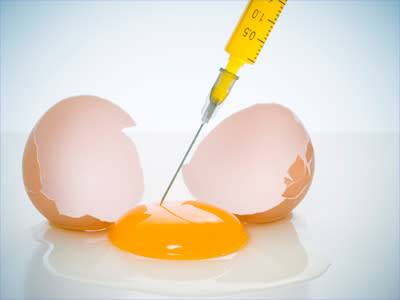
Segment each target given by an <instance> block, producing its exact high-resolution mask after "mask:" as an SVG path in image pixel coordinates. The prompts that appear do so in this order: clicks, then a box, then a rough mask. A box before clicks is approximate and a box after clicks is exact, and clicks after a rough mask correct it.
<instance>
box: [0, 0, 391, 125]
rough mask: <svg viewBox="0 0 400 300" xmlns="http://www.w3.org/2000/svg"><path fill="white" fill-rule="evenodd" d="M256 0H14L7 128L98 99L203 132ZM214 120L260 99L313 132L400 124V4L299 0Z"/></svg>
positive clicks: (5, 72)
mask: <svg viewBox="0 0 400 300" xmlns="http://www.w3.org/2000/svg"><path fill="white" fill-rule="evenodd" d="M245 5H246V1H113V2H107V1H70V2H67V1H2V3H1V117H2V118H1V127H2V130H3V131H23V132H28V131H30V130H31V128H32V127H33V126H34V124H35V122H36V121H37V120H38V119H39V118H40V116H41V115H43V113H44V112H45V111H46V110H47V109H48V108H49V107H51V106H52V105H54V104H55V103H56V102H58V101H59V100H61V99H63V98H66V97H70V96H74V95H80V94H92V95H97V96H100V97H103V98H106V99H108V100H110V101H113V102H115V103H117V104H118V105H120V106H121V107H123V108H124V109H125V110H126V111H127V112H128V113H130V114H131V116H132V117H133V118H134V119H135V120H136V121H137V122H138V125H139V126H140V128H142V129H144V130H147V129H148V130H185V131H186V129H187V131H190V130H192V129H193V128H195V127H197V126H198V123H199V122H200V110H201V108H202V106H203V104H204V101H205V97H206V96H207V95H208V92H209V89H210V87H211V85H212V84H213V82H214V80H215V79H216V77H217V75H218V69H219V68H220V67H224V66H225V64H226V62H227V59H228V54H227V53H226V52H225V51H224V47H225V44H226V42H227V41H228V39H229V37H230V34H231V32H232V30H233V28H234V26H235V24H236V22H237V20H238V19H239V17H240V15H241V13H242V10H243V8H244V7H245ZM239 75H240V77H241V78H240V80H239V81H238V82H237V84H236V86H235V87H234V89H233V90H232V93H231V96H230V98H229V99H228V101H227V102H226V103H225V105H224V106H223V108H222V109H221V110H220V112H219V115H218V117H217V118H216V120H215V121H214V122H213V126H214V125H215V124H216V123H218V122H219V121H220V120H222V119H223V118H225V117H226V116H228V115H230V114H232V113H233V112H235V111H237V110H239V109H241V108H244V107H247V106H250V105H252V104H254V103H259V102H278V103H281V104H283V105H286V106H288V107H289V108H291V109H292V110H293V111H294V112H296V113H297V114H298V115H299V117H300V119H301V120H302V121H303V123H304V124H305V126H306V128H308V130H310V131H311V132H315V131H343V130H345V131H382V130H390V131H393V130H398V128H399V2H398V1H290V0H289V1H288V4H287V5H286V7H285V8H284V10H283V12H282V14H281V17H280V18H279V20H278V22H277V25H276V26H275V28H274V29H273V31H272V33H271V35H270V37H269V39H268V41H267V43H266V44H265V47H264V49H263V51H262V52H261V54H260V56H259V59H258V61H257V62H256V64H255V65H253V66H250V65H246V66H245V67H244V68H243V69H242V70H241V71H240V73H239Z"/></svg>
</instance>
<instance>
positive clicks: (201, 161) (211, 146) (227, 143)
mask: <svg viewBox="0 0 400 300" xmlns="http://www.w3.org/2000/svg"><path fill="white" fill-rule="evenodd" d="M313 175H314V150H313V146H312V144H311V140H310V137H309V135H308V134H307V132H306V130H305V129H304V127H303V125H302V124H301V123H300V121H299V119H298V118H297V117H296V116H295V115H294V113H293V112H291V111H290V110H289V109H288V108H286V107H284V106H281V105H279V104H257V105H254V106H252V107H249V108H247V109H244V110H242V111H239V112H237V113H235V114H233V115H232V116H230V117H228V118H227V119H225V120H224V121H223V122H221V124H219V125H218V126H217V127H216V128H214V129H213V130H212V131H211V132H210V133H209V134H208V136H206V137H205V138H204V140H203V141H202V142H201V143H200V145H199V146H198V148H197V150H196V152H195V153H194V155H193V157H192V159H191V161H190V163H189V164H187V165H185V166H184V167H183V176H184V181H185V184H186V186H187V187H188V188H189V190H190V192H191V193H192V195H193V196H194V197H195V198H196V200H198V201H203V202H207V203H210V204H213V205H216V206H219V207H221V208H223V209H225V210H227V211H229V212H231V213H233V214H236V215H237V216H238V217H239V218H240V219H241V220H242V221H244V222H248V223H264V222H271V221H274V220H277V219H281V218H283V217H285V216H287V215H288V214H289V213H290V212H291V211H292V210H293V209H294V208H295V207H296V206H297V204H299V202H300V201H301V200H302V199H303V198H304V196H305V194H306V193H307V191H308V189H309V187H310V185H311V181H312V178H313Z"/></svg>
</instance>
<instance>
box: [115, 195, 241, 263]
mask: <svg viewBox="0 0 400 300" xmlns="http://www.w3.org/2000/svg"><path fill="white" fill-rule="evenodd" d="M109 238H110V241H111V242H112V243H113V244H114V245H115V246H117V247H118V248H120V249H122V250H125V251H128V252H131V253H133V254H136V255H140V256H145V257H151V258H159V259H173V260H191V259H206V258H212V257H218V256H224V255H228V254H231V253H234V252H236V251H238V250H239V249H241V248H242V247H243V246H244V245H245V244H246V242H247V234H246V230H245V228H244V226H243V224H242V223H241V222H240V221H239V220H238V219H237V218H236V217H235V216H233V215H232V214H230V213H228V212H227V211H224V210H222V209H220V208H218V207H215V206H213V205H209V204H207V203H203V202H198V201H184V202H166V203H164V204H163V205H160V204H158V203H151V204H148V205H140V206H137V207H135V208H133V209H132V210H131V211H129V212H127V213H126V214H125V215H124V216H123V217H122V218H121V219H119V220H118V221H117V222H116V223H115V224H114V225H113V226H112V227H111V228H110V234H109Z"/></svg>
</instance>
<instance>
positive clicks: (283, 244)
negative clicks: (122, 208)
mask: <svg viewBox="0 0 400 300" xmlns="http://www.w3.org/2000/svg"><path fill="white" fill-rule="evenodd" d="M246 229H247V232H248V235H249V242H248V244H247V245H246V246H245V247H244V248H243V249H241V250H240V251H239V252H237V253H235V254H231V255H228V256H224V257H219V258H214V259H207V260H198V261H173V260H158V259H150V258H145V257H140V256H136V255H133V254H131V253H128V252H124V251H122V250H120V249H118V248H116V247H114V246H113V245H112V244H111V242H110V241H109V240H108V238H107V232H106V231H100V232H75V231H69V230H64V229H61V228H57V227H53V226H50V225H49V224H47V223H44V224H40V225H38V226H37V227H36V228H34V236H35V238H36V239H38V240H39V241H41V242H44V243H45V244H46V245H48V249H47V251H46V252H45V253H44V255H43V264H44V266H45V267H46V268H47V269H48V270H49V271H50V272H52V273H53V274H55V275H58V276H61V277H64V278H67V279H72V280H77V281H81V282H88V283H94V284H98V285H102V286H108V287H114V288H122V289H133V290H136V291H140V292H145V293H146V292H147V293H151V294H159V295H166V296H192V297H196V296H199V297H201V296H221V295H229V294H234V293H240V292H245V291H252V290H261V289H268V288H272V287H279V286H284V285H289V284H293V283H297V282H302V281H307V280H311V279H313V278H316V277H318V276H320V275H321V274H322V273H324V272H325V271H326V270H327V269H328V267H329V265H330V263H329V261H328V259H327V258H325V257H324V256H323V255H321V254H319V253H318V252H316V251H313V250H310V249H307V248H305V247H304V246H303V245H302V244H301V242H300V240H299V238H298V236H297V233H296V230H295V228H294V225H293V223H292V222H291V221H290V218H286V219H284V220H282V221H278V222H274V223H269V224H257V225H246ZM150 238H151V237H150V236H149V239H150Z"/></svg>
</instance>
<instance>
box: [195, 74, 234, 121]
mask: <svg viewBox="0 0 400 300" xmlns="http://www.w3.org/2000/svg"><path fill="white" fill-rule="evenodd" d="M219 71H220V73H219V76H218V78H217V80H216V81H215V83H214V85H213V87H212V89H211V92H210V94H209V96H208V97H207V99H206V104H205V106H204V108H203V110H202V113H203V117H202V118H201V121H202V123H208V121H209V120H210V119H211V118H212V116H214V115H215V113H216V111H217V108H218V106H219V105H220V104H221V103H222V102H224V100H225V98H226V97H227V96H228V94H229V93H230V91H231V89H232V87H233V85H234V84H235V82H236V81H237V80H238V79H239V77H238V76H237V75H236V74H233V73H231V72H229V71H227V70H225V69H223V68H221V69H220V70H219Z"/></svg>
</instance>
